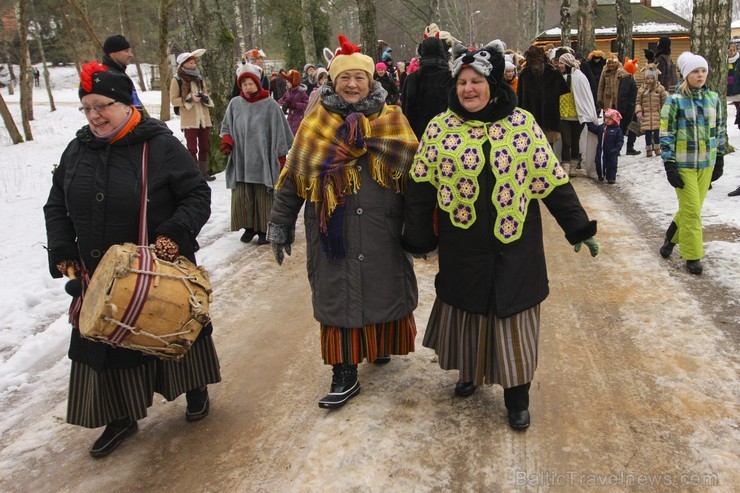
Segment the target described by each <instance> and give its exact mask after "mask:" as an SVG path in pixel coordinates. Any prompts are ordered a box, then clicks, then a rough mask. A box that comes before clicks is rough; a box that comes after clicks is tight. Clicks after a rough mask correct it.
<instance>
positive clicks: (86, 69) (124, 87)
mask: <svg viewBox="0 0 740 493" xmlns="http://www.w3.org/2000/svg"><path fill="white" fill-rule="evenodd" d="M131 85H132V83H131V79H129V78H128V77H127V76H126V75H123V74H117V73H114V72H111V71H110V70H108V67H106V66H105V65H101V64H99V63H98V62H90V63H86V64H84V65H83V66H82V71H81V72H80V89H79V91H78V94H79V96H80V99H82V97H83V96H87V95H88V94H100V95H101V96H106V97H109V98H111V99H114V100H116V101H118V102H120V103H123V104H125V105H128V106H130V105H132V104H133V96H132V95H131V91H132V87H131Z"/></svg>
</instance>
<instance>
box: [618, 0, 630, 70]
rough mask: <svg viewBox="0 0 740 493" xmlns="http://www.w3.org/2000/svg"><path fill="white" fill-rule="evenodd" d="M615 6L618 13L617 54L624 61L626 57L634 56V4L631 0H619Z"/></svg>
mask: <svg viewBox="0 0 740 493" xmlns="http://www.w3.org/2000/svg"><path fill="white" fill-rule="evenodd" d="M614 8H615V9H616V13H617V55H618V56H619V60H620V61H621V62H624V57H627V56H628V57H630V58H631V57H632V5H630V0H617V1H616V3H615V5H614Z"/></svg>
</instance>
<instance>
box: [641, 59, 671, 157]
mask: <svg viewBox="0 0 740 493" xmlns="http://www.w3.org/2000/svg"><path fill="white" fill-rule="evenodd" d="M667 97H668V91H666V90H665V87H663V86H662V85H661V84H660V83H659V82H658V70H657V69H656V68H655V65H648V66H647V69H646V70H645V74H644V77H643V84H642V87H641V88H640V89H638V91H637V99H636V104H635V115H636V116H637V120H638V121H639V122H640V132H642V133H644V134H645V155H646V156H647V157H652V155H653V152H655V155H656V156H660V140H659V134H660V109H661V108H662V107H663V103H665V100H666V98H667Z"/></svg>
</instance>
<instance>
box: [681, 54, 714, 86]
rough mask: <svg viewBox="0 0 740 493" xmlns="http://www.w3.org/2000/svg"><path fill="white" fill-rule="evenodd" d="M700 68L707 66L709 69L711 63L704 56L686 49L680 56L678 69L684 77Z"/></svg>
mask: <svg viewBox="0 0 740 493" xmlns="http://www.w3.org/2000/svg"><path fill="white" fill-rule="evenodd" d="M698 68H705V69H707V71H709V64H708V63H707V61H706V60H705V59H704V57H703V56H701V55H695V54H693V53H691V52H690V51H684V52H683V53H681V55H680V56H679V57H678V70H679V71H680V72H681V75H682V76H683V78H684V79H685V78H686V77H687V76H688V75H689V74H690V73H691V72H693V71H694V70H696V69H698Z"/></svg>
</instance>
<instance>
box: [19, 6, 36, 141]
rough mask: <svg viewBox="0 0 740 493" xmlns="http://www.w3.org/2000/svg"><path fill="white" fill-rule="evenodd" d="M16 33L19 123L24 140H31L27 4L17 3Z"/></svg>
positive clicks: (31, 78) (31, 112)
mask: <svg viewBox="0 0 740 493" xmlns="http://www.w3.org/2000/svg"><path fill="white" fill-rule="evenodd" d="M18 33H19V34H20V38H21V39H20V41H21V46H20V59H21V69H20V72H21V122H22V124H23V134H24V136H25V137H26V140H27V141H28V140H33V134H32V133H31V121H32V120H33V75H32V73H31V60H30V57H29V56H28V2H27V0H20V1H19V2H18Z"/></svg>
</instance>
